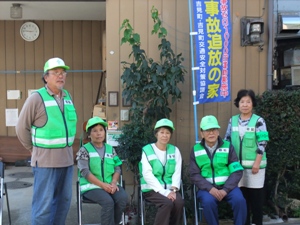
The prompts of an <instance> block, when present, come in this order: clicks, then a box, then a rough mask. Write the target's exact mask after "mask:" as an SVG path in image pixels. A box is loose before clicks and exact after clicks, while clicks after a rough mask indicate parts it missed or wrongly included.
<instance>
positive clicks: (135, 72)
mask: <svg viewBox="0 0 300 225" xmlns="http://www.w3.org/2000/svg"><path fill="white" fill-rule="evenodd" d="M151 15H152V19H153V21H154V25H153V30H152V34H157V35H158V38H160V40H161V42H160V44H159V45H158V51H160V57H159V61H155V60H154V59H152V58H150V57H148V55H147V54H146V52H145V50H143V49H141V41H140V35H139V34H138V33H135V32H134V29H133V27H132V26H131V24H130V22H129V20H128V19H125V20H124V21H123V23H122V26H121V28H120V31H123V37H122V39H121V45H122V44H125V43H128V44H129V45H130V46H131V49H132V51H131V53H130V54H129V58H130V57H133V60H132V62H126V61H122V62H121V63H122V65H123V70H124V71H123V74H122V76H121V80H122V84H123V88H124V89H123V92H122V97H123V98H125V100H126V101H131V102H132V106H131V108H130V120H131V122H130V123H128V124H125V125H124V126H123V127H122V128H121V130H122V134H121V135H120V137H119V139H118V142H119V146H118V147H117V151H118V154H119V155H120V157H122V158H123V159H125V160H126V162H127V165H128V168H129V169H130V170H131V171H132V172H133V174H134V178H135V182H134V188H133V190H134V191H133V193H132V194H131V201H130V205H131V206H134V197H135V191H136V185H137V184H139V171H138V163H139V161H140V159H141V149H142V147H143V146H144V145H146V144H148V143H151V142H154V141H155V137H154V135H153V126H154V123H155V122H156V121H157V120H159V119H161V118H169V117H170V113H171V108H170V104H174V103H175V102H177V101H178V100H180V99H181V91H180V89H179V88H178V87H177V85H178V84H179V83H183V82H184V74H185V73H186V70H185V68H184V67H183V66H182V61H183V60H184V59H183V57H182V56H181V54H178V55H176V54H175V53H174V51H173V50H172V48H171V43H170V42H169V41H168V40H167V39H166V36H167V30H166V29H165V28H164V27H163V26H162V21H161V20H160V18H159V16H158V10H157V9H156V8H154V7H152V9H151ZM170 101H171V103H170Z"/></svg>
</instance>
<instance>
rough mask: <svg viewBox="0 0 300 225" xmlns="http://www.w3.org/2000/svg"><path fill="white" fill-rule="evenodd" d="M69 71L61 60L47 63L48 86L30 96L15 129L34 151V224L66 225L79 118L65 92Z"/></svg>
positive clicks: (43, 77)
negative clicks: (74, 143)
mask: <svg viewBox="0 0 300 225" xmlns="http://www.w3.org/2000/svg"><path fill="white" fill-rule="evenodd" d="M68 69H70V67H69V66H66V65H65V62H64V61H63V60H62V59H60V58H51V59H49V60H48V61H47V62H46V63H45V66H44V74H43V75H42V80H43V81H44V84H45V86H44V87H42V88H41V89H39V90H37V91H36V92H34V93H33V94H32V95H31V96H29V97H28V99H27V100H26V102H25V104H24V106H23V108H22V110H21V112H20V116H19V120H18V123H17V126H16V133H17V136H18V138H19V140H20V142H21V143H22V144H23V146H24V147H25V148H26V149H27V150H29V151H30V152H31V166H32V169H33V174H34V185H33V199H32V213H31V221H32V222H31V225H64V224H65V220H66V217H67V214H68V211H69V208H70V204H71V198H72V177H73V163H74V159H73V149H72V144H73V142H74V139H75V134H76V123H77V115H76V110H75V108H74V105H73V102H72V99H71V96H70V94H69V92H68V91H66V90H65V89H63V87H64V85H65V82H66V76H67V72H66V70H68Z"/></svg>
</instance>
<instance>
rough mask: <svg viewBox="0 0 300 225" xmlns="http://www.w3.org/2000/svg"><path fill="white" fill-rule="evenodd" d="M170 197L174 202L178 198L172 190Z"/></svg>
mask: <svg viewBox="0 0 300 225" xmlns="http://www.w3.org/2000/svg"><path fill="white" fill-rule="evenodd" d="M167 198H168V199H170V200H171V201H172V202H174V201H175V200H176V193H175V192H173V191H171V192H170V193H169V194H168V196H167Z"/></svg>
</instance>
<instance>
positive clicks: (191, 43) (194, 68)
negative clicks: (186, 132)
mask: <svg viewBox="0 0 300 225" xmlns="http://www.w3.org/2000/svg"><path fill="white" fill-rule="evenodd" d="M191 2H192V0H189V18H190V48H191V62H192V85H193V87H192V88H193V107H194V129H195V142H196V143H197V142H198V119H197V103H196V94H197V91H196V85H195V72H194V71H195V70H197V67H195V65H194V42H193V35H195V34H197V32H193V20H192V15H193V12H192V3H191Z"/></svg>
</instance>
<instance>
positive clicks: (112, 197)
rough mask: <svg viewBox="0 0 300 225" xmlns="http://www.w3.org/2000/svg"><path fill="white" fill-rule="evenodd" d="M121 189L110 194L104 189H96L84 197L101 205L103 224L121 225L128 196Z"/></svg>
mask: <svg viewBox="0 0 300 225" xmlns="http://www.w3.org/2000/svg"><path fill="white" fill-rule="evenodd" d="M118 187H119V191H116V192H115V193H114V194H109V193H107V192H106V191H104V190H103V189H94V190H90V191H88V192H86V193H84V194H83V195H84V197H85V198H87V199H89V200H91V201H94V202H96V203H98V204H99V205H101V207H102V209H101V224H104V225H115V224H119V222H120V221H121V218H122V213H123V211H124V209H125V207H126V203H127V194H126V192H125V190H124V189H123V188H122V187H120V186H118Z"/></svg>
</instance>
